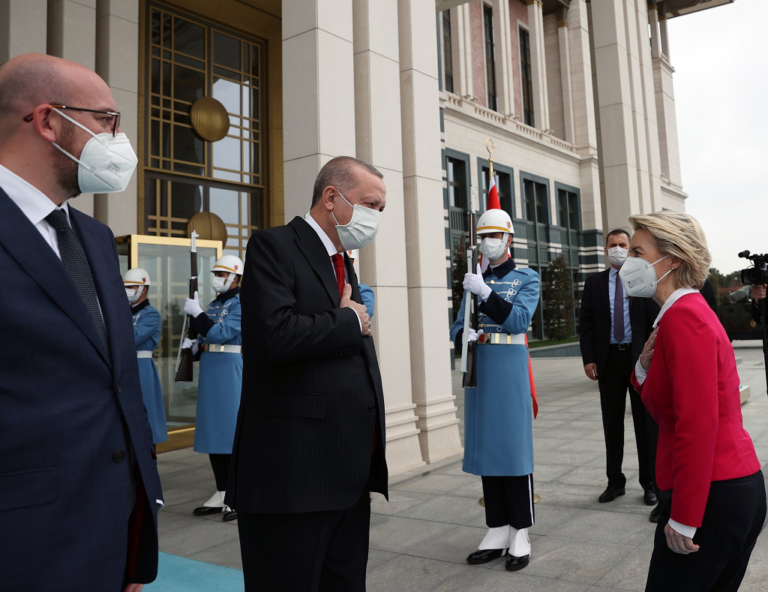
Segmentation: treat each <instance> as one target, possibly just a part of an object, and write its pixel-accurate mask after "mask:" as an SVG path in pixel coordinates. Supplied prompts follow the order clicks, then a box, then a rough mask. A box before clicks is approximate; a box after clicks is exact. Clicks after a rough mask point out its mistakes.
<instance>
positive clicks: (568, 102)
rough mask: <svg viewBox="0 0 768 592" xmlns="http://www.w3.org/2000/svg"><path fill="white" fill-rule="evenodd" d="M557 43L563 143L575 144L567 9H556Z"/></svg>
mask: <svg viewBox="0 0 768 592" xmlns="http://www.w3.org/2000/svg"><path fill="white" fill-rule="evenodd" d="M557 43H558V47H559V48H560V83H561V86H562V89H563V120H564V124H565V141H566V142H570V143H571V144H573V143H575V139H576V131H575V128H574V119H573V85H572V83H571V48H570V39H569V38H568V9H567V8H558V9H557Z"/></svg>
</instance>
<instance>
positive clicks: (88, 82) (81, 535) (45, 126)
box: [0, 54, 163, 592]
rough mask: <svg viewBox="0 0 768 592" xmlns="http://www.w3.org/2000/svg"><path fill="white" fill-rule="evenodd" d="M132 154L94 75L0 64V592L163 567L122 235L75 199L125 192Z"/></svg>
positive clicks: (49, 65)
mask: <svg viewBox="0 0 768 592" xmlns="http://www.w3.org/2000/svg"><path fill="white" fill-rule="evenodd" d="M136 164H137V160H136V155H135V153H134V152H133V149H132V148H131V145H130V141H129V140H128V139H127V138H126V137H125V134H123V133H122V132H121V131H120V114H119V112H118V111H117V108H116V105H115V102H114V99H113V98H112V94H111V92H110V90H109V87H108V86H107V84H106V83H105V82H104V81H103V80H102V79H101V78H99V76H98V75H96V74H95V73H94V72H92V71H91V70H89V69H87V68H85V67H83V66H80V65H78V64H75V63H73V62H68V61H65V60H62V59H59V58H54V57H51V56H45V55H36V54H29V55H23V56H19V57H16V58H14V59H12V60H10V61H8V62H7V63H6V64H5V65H3V66H2V68H0V277H2V278H3V281H4V283H5V285H6V286H8V287H10V289H6V290H2V291H0V310H2V311H3V315H2V316H0V335H1V336H2V339H0V533H2V534H1V536H0V589H2V590H3V592H27V591H32V590H34V591H38V590H40V591H43V590H57V591H60V592H69V591H72V592H74V591H82V590H98V591H99V592H101V591H104V592H139V591H140V590H141V589H142V587H143V584H145V583H148V582H151V581H153V580H154V579H155V577H156V575H157V562H158V541H157V512H158V510H159V508H160V507H161V506H162V504H163V500H162V493H161V490H160V479H159V476H158V473H157V460H156V458H157V457H156V456H155V453H154V450H153V446H152V433H151V430H150V426H149V422H148V420H147V413H146V410H145V408H144V403H143V399H142V393H141V385H140V382H139V373H138V363H137V358H136V349H135V342H134V337H133V325H132V322H131V314H130V307H129V306H128V299H127V296H126V293H125V289H124V287H123V282H122V278H121V275H120V268H119V265H118V259H117V249H116V245H115V240H114V236H113V235H112V232H111V231H110V229H109V228H108V227H106V226H104V225H103V224H101V223H99V222H97V221H96V220H94V219H93V218H91V217H89V216H86V215H85V214H82V213H81V212H79V211H77V210H76V209H75V208H74V207H71V206H70V205H69V203H70V200H72V199H73V198H75V197H77V196H78V195H80V194H81V193H113V192H119V191H122V190H124V189H125V187H126V185H127V184H128V182H129V181H130V178H131V176H132V174H133V171H134V169H135V168H136ZM114 199H120V198H119V197H115V198H114Z"/></svg>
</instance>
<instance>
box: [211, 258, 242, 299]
mask: <svg viewBox="0 0 768 592" xmlns="http://www.w3.org/2000/svg"><path fill="white" fill-rule="evenodd" d="M216 271H224V272H228V273H229V276H228V277H227V278H226V279H225V278H221V277H214V278H213V280H211V285H212V286H213V289H214V290H216V292H218V293H219V294H223V293H224V292H229V290H230V288H232V282H234V281H235V275H240V276H242V275H243V262H242V260H241V259H240V257H237V256H235V255H224V256H223V257H220V258H219V260H218V261H216V263H215V264H214V266H213V268H212V269H211V273H213V272H216Z"/></svg>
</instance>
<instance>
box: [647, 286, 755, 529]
mask: <svg viewBox="0 0 768 592" xmlns="http://www.w3.org/2000/svg"><path fill="white" fill-rule="evenodd" d="M659 327H660V328H659V333H658V334H657V336H656V345H655V351H654V354H653V359H652V360H651V365H650V367H649V369H648V376H647V377H646V379H645V382H644V383H643V384H642V385H639V384H638V383H637V379H636V377H635V375H634V372H633V374H632V384H633V385H634V387H635V388H636V389H637V391H638V392H639V393H640V396H641V397H642V399H643V403H644V404H645V407H646V409H648V411H649V412H650V414H651V415H652V416H653V418H654V419H655V420H656V422H657V423H658V424H659V443H658V451H657V453H656V483H657V485H658V486H659V489H661V490H672V519H673V520H676V521H677V522H679V523H681V524H685V525H686V526H695V527H699V526H701V521H702V518H703V516H704V508H705V507H706V505H707V498H708V497H709V487H710V483H711V482H712V481H723V480H726V479H736V478H738V477H746V476H747V475H752V474H754V473H756V472H757V471H759V470H760V463H759V461H758V460H757V455H756V454H755V447H754V445H753V444H752V439H751V438H750V437H749V434H748V433H747V432H746V430H744V426H743V424H742V417H741V401H740V397H739V375H738V374H737V372H736V358H735V356H734V354H733V347H732V346H731V344H730V343H729V341H728V336H727V335H726V334H725V330H724V329H723V326H722V325H721V324H720V321H719V320H718V318H717V316H716V315H715V313H714V312H712V309H710V308H709V305H708V304H707V303H706V301H705V300H704V298H703V297H702V296H701V295H700V294H687V295H685V296H683V297H681V298H680V300H678V301H677V302H676V303H675V304H673V305H672V306H671V307H670V308H669V309H668V310H667V311H666V312H665V313H664V316H663V317H662V319H661V321H660V323H659Z"/></svg>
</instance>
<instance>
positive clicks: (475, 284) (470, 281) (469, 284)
mask: <svg viewBox="0 0 768 592" xmlns="http://www.w3.org/2000/svg"><path fill="white" fill-rule="evenodd" d="M464 289H465V290H469V291H470V292H472V293H473V294H477V295H478V296H480V298H482V299H483V302H485V301H486V300H487V299H488V296H490V295H491V291H492V290H491V287H490V286H489V285H488V284H486V283H485V280H484V279H483V274H482V273H481V271H480V265H479V264H478V266H477V273H465V274H464Z"/></svg>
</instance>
